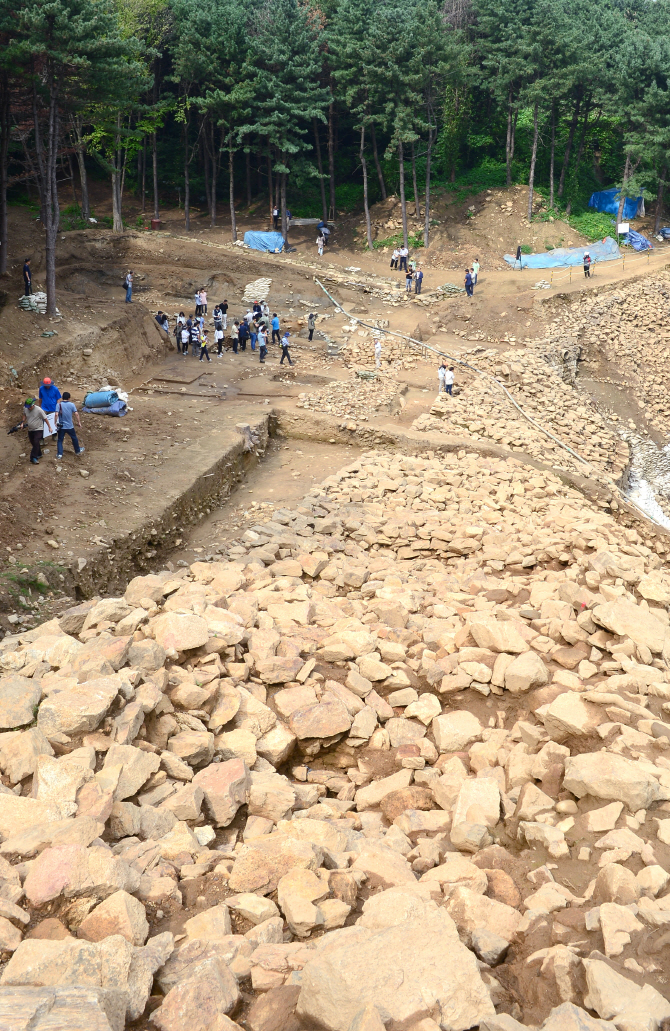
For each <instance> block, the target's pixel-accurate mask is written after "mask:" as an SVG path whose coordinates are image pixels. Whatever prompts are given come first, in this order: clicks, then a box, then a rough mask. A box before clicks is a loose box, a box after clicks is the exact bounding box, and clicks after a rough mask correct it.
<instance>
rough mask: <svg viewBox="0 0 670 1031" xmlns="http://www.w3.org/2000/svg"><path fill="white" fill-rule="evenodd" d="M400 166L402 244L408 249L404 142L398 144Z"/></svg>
mask: <svg viewBox="0 0 670 1031" xmlns="http://www.w3.org/2000/svg"><path fill="white" fill-rule="evenodd" d="M398 166H399V171H400V210H401V212H402V242H403V247H407V203H406V201H405V154H404V148H403V145H402V141H401V142H400V143H399V144H398Z"/></svg>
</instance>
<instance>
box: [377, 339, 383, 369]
mask: <svg viewBox="0 0 670 1031" xmlns="http://www.w3.org/2000/svg"><path fill="white" fill-rule="evenodd" d="M381 367H382V342H381V340H375V368H376V369H381Z"/></svg>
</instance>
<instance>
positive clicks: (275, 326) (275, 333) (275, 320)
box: [270, 311, 281, 344]
mask: <svg viewBox="0 0 670 1031" xmlns="http://www.w3.org/2000/svg"><path fill="white" fill-rule="evenodd" d="M270 325H271V326H272V343H273V344H274V342H275V338H276V340H277V343H279V341H280V339H281V334H280V332H279V316H278V315H277V312H276V311H273V313H272V322H271V323H270Z"/></svg>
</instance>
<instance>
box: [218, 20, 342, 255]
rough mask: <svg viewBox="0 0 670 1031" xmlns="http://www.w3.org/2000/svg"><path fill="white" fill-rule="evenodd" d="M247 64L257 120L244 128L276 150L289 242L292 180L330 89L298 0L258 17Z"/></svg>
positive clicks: (312, 28)
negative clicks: (288, 187)
mask: <svg viewBox="0 0 670 1031" xmlns="http://www.w3.org/2000/svg"><path fill="white" fill-rule="evenodd" d="M257 23H258V26H259V28H258V33H257V35H256V36H255V37H254V38H253V39H252V45H251V48H250V51H249V57H248V61H247V70H248V73H249V81H250V83H251V86H252V90H253V92H252V91H251V90H250V92H249V103H250V106H251V117H250V120H249V121H248V122H246V123H245V124H243V125H241V126H240V127H239V128H238V135H239V136H240V137H242V136H245V135H247V134H248V133H250V132H253V133H257V134H258V135H259V136H262V137H265V139H266V140H267V142H268V144H269V145H270V146H271V147H273V148H274V151H275V154H276V157H277V160H276V163H275V166H274V171H275V173H277V174H278V175H279V176H280V182H281V190H280V203H281V218H282V235H283V237H284V239H286V233H287V231H288V223H287V218H286V180H287V177H288V176H289V175H290V174H291V170H292V166H293V164H294V162H295V159H296V158H297V156H298V155H300V154H301V153H303V152H305V151H308V150H311V143H310V142H309V139H308V136H309V132H310V127H311V126H312V124H313V120H314V119H315V118H316V119H317V121H322V122H324V121H325V120H326V115H325V111H326V109H327V107H328V104H329V102H330V99H331V97H330V90H328V89H326V88H324V87H322V86H321V84H320V81H319V76H320V71H321V55H320V53H319V47H318V30H317V27H316V25H315V23H313V22H310V19H309V17H308V12H307V11H306V10H305V9H304V8H302V7H301V6H300V5H299V4H298V3H297V0H272V3H271V4H270V5H268V6H267V7H266V8H265V9H264V10H263V11H262V12H259V16H258V19H257Z"/></svg>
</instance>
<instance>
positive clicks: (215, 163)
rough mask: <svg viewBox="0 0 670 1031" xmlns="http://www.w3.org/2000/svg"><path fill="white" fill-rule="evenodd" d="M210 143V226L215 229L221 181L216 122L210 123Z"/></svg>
mask: <svg viewBox="0 0 670 1031" xmlns="http://www.w3.org/2000/svg"><path fill="white" fill-rule="evenodd" d="M210 142H211V145H212V192H211V195H210V205H209V224H210V226H211V227H212V229H213V228H214V226H215V225H216V187H217V183H218V179H219V161H220V152H219V153H218V154H217V150H216V144H215V142H214V122H210Z"/></svg>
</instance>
